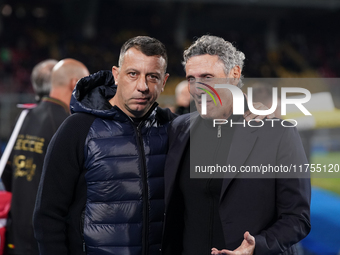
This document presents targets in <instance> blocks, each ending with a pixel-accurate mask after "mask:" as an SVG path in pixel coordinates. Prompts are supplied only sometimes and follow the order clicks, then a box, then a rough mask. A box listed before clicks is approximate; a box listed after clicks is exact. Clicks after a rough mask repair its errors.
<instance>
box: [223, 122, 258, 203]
mask: <svg viewBox="0 0 340 255" xmlns="http://www.w3.org/2000/svg"><path fill="white" fill-rule="evenodd" d="M257 130H258V128H251V127H249V126H248V125H246V126H245V127H241V126H238V127H237V128H236V129H235V133H234V137H233V139H232V142H231V147H230V151H229V156H228V159H227V165H229V164H230V166H236V169H237V170H239V169H240V166H242V165H243V164H244V162H245V161H246V159H247V158H248V156H249V154H250V152H251V151H252V149H253V147H254V145H255V142H256V139H257V132H256V131H257ZM236 174H237V171H236V172H235V173H228V175H227V178H224V179H223V184H222V190H221V196H220V200H222V199H223V196H224V194H225V192H226V190H227V188H228V186H229V184H230V182H231V181H232V180H233V178H234V177H235V175H236Z"/></svg>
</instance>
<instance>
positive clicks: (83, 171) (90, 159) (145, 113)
mask: <svg viewBox="0 0 340 255" xmlns="http://www.w3.org/2000/svg"><path fill="white" fill-rule="evenodd" d="M166 67H167V54H166V50H165V47H164V45H163V44H162V43H161V42H159V41H158V40H156V39H154V38H151V37H147V36H139V37H134V38H132V39H130V40H128V41H127V42H126V43H125V44H124V45H123V46H122V48H121V53H120V57H119V66H114V67H113V68H112V71H100V72H98V73H95V74H92V75H90V76H88V77H85V78H83V79H81V80H80V81H79V82H78V84H77V86H76V88H75V91H74V93H73V95H72V99H71V112H72V113H73V114H72V115H71V116H70V117H69V118H67V119H66V120H65V122H64V123H63V124H62V125H61V127H60V128H59V130H58V131H57V133H56V135H55V136H54V138H53V139H52V141H51V143H50V145H49V148H48V151H47V155H46V158H45V163H44V167H43V176H42V179H41V183H40V186H39V191H38V196H37V200H36V207H35V212H34V231H35V237H36V239H37V241H38V243H39V249H40V254H41V255H45V254H48V255H53V254H58V255H62V254H65V255H66V254H72V255H77V254H96V255H101V254H117V255H119V254H122V255H123V254H124V255H125V254H131V255H142V254H143V255H148V254H150V255H153V254H159V249H160V244H161V235H162V225H163V224H162V222H163V212H164V205H163V203H164V200H163V194H164V191H163V188H164V186H163V181H164V180H163V171H164V162H165V158H166V151H167V143H168V137H167V126H168V123H169V121H170V120H172V119H173V118H174V117H175V115H173V114H172V113H171V112H170V111H169V110H168V109H166V110H163V109H161V108H159V107H158V106H157V103H156V102H155V101H156V99H157V97H158V96H159V94H160V93H161V92H162V91H163V88H164V86H165V83H166V80H167V78H168V76H169V74H167V73H166Z"/></svg>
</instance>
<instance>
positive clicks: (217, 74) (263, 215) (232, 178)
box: [162, 36, 311, 255]
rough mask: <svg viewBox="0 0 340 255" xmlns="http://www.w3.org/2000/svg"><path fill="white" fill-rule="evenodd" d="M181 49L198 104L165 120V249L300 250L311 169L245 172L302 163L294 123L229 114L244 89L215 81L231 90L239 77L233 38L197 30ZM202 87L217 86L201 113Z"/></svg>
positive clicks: (271, 254) (242, 254)
mask: <svg viewBox="0 0 340 255" xmlns="http://www.w3.org/2000/svg"><path fill="white" fill-rule="evenodd" d="M183 56H184V63H185V64H184V65H185V70H186V77H187V79H188V82H189V84H190V85H189V86H190V93H191V95H192V96H193V98H194V100H195V103H196V106H197V110H198V112H194V113H191V114H187V115H182V116H179V117H177V118H176V119H175V120H174V121H173V122H172V124H171V125H170V128H169V151H168V156H167V160H166V163H165V173H164V180H165V207H166V215H165V228H164V242H163V248H162V251H163V254H166V255H173V254H176V255H206V254H210V253H211V254H229V255H252V254H256V255H263V254H268V255H278V254H284V255H288V254H289V255H293V254H294V255H295V254H297V250H296V246H295V244H296V243H297V242H299V241H300V240H301V239H303V238H304V237H305V236H307V234H308V233H309V231H310V228H311V225H310V198H311V185H310V179H309V173H308V172H307V173H302V174H301V175H300V174H299V175H294V174H288V173H285V172H282V173H276V172H272V173H268V174H267V175H261V173H260V174H256V173H255V174H252V173H247V172H242V171H243V170H244V169H247V168H246V167H248V169H249V168H250V169H252V167H260V166H267V167H268V166H269V165H270V166H272V167H276V169H277V167H278V166H279V167H280V166H284V167H287V166H295V167H299V166H304V165H305V164H307V159H306V155H305V152H304V150H303V146H302V143H301V139H300V137H299V135H298V133H297V130H296V128H294V127H292V126H287V127H283V126H281V125H280V124H278V125H275V126H274V127H272V126H271V123H270V121H263V123H264V124H263V125H262V124H261V122H259V123H258V125H257V126H256V124H255V123H254V122H252V124H251V125H252V127H251V126H250V125H247V124H245V121H244V118H243V116H240V115H236V114H235V115H234V114H233V110H234V108H233V103H235V101H238V100H242V99H243V97H240V98H237V99H236V98H233V97H232V95H231V92H230V91H229V90H227V89H224V88H216V92H215V90H214V88H213V86H215V85H216V84H229V86H230V88H231V89H234V90H237V89H236V86H238V87H239V86H241V84H242V81H241V79H240V78H241V71H242V68H243V60H244V58H245V56H244V54H243V53H242V52H240V51H238V50H236V48H235V47H234V46H233V45H232V44H231V43H230V42H227V41H225V40H224V39H223V38H220V37H216V36H202V37H200V38H198V39H197V41H195V42H194V43H193V44H192V45H191V46H190V47H189V48H188V49H187V50H186V51H185V52H184V54H183ZM203 85H205V86H203ZM234 86H235V87H234ZM216 87H217V86H216ZM207 90H208V92H209V90H210V91H211V92H209V93H210V94H211V93H212V91H214V92H215V93H216V95H217V93H218V94H219V96H220V98H221V104H219V103H217V104H214V103H213V100H212V99H210V98H209V101H208V100H207V102H206V109H207V110H206V113H204V112H203V110H202V108H203V107H202V105H203V98H204V96H206V95H207V94H206V93H208V92H207ZM207 98H208V97H207ZM216 101H217V100H216ZM245 107H247V104H245ZM213 119H220V120H219V122H218V123H219V125H213ZM221 120H227V121H228V124H226V123H224V124H226V125H221ZM230 123H235V125H236V126H235V125H230ZM242 123H244V125H242ZM276 123H277V122H276ZM279 123H280V122H279ZM261 125H262V126H261ZM218 166H219V167H220V169H221V168H222V167H226V168H224V170H225V171H223V172H222V175H221V174H220V175H215V176H214V175H212V174H210V173H211V172H210V173H209V171H206V169H207V168H208V167H211V168H210V169H216V170H217V169H218V168H217V167H218ZM213 167H214V168H213ZM228 167H229V168H228ZM230 167H231V168H230ZM228 169H231V170H230V171H228ZM224 172H225V174H226V175H224ZM303 172H305V170H303ZM214 177H216V178H214Z"/></svg>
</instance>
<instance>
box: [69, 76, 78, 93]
mask: <svg viewBox="0 0 340 255" xmlns="http://www.w3.org/2000/svg"><path fill="white" fill-rule="evenodd" d="M77 82H78V80H77V78H72V79H71V81H70V84H69V86H70V90H71V91H73V90H74V88H75V87H76V85H77Z"/></svg>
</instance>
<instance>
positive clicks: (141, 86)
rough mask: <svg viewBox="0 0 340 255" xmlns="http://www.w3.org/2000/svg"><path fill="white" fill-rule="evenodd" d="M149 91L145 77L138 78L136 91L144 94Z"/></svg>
mask: <svg viewBox="0 0 340 255" xmlns="http://www.w3.org/2000/svg"><path fill="white" fill-rule="evenodd" d="M148 89H149V87H148V84H147V80H146V78H145V77H143V76H140V77H139V79H138V81H137V90H138V91H141V92H145V91H147V90H148Z"/></svg>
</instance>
